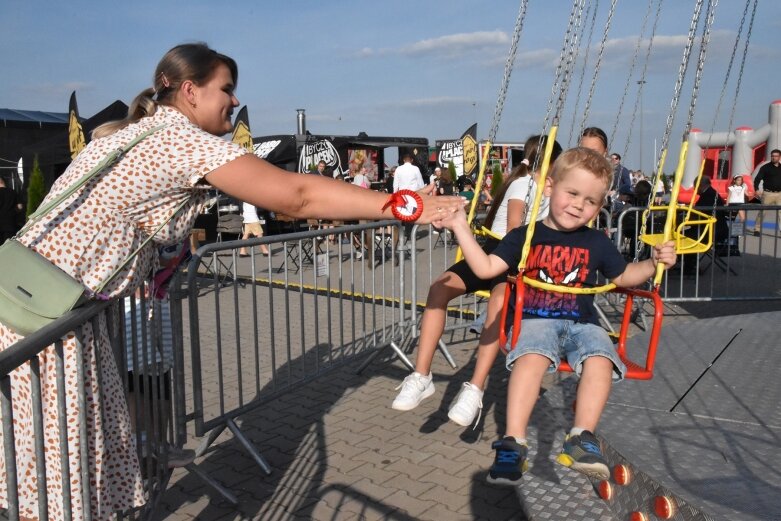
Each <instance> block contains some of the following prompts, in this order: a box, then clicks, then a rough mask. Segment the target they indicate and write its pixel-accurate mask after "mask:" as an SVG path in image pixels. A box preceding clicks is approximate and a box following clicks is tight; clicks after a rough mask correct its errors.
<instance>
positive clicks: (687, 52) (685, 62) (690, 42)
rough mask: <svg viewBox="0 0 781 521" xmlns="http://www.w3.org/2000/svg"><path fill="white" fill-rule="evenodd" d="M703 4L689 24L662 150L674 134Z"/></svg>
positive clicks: (698, 2)
mask: <svg viewBox="0 0 781 521" xmlns="http://www.w3.org/2000/svg"><path fill="white" fill-rule="evenodd" d="M703 2H704V0H697V3H696V5H695V7H694V13H693V15H692V19H691V23H690V24H689V34H688V36H687V40H686V46H685V47H684V49H683V58H682V59H681V64H680V66H679V67H678V78H677V79H676V80H675V87H674V88H673V98H672V101H671V102H670V112H669V113H668V114H667V124H666V125H665V129H664V134H663V135H662V147H661V150H667V146H668V144H669V143H670V134H671V133H672V129H673V122H674V121H675V113H676V112H677V109H678V101H679V100H680V98H681V88H682V87H683V80H684V77H685V76H686V69H687V68H688V67H689V57H690V56H691V51H692V47H693V46H694V35H695V33H696V31H697V25H698V23H699V21H700V14H701V13H702V4H703ZM659 160H660V164H659V165H657V170H658V167H659V166H660V165H661V156H660V157H659Z"/></svg>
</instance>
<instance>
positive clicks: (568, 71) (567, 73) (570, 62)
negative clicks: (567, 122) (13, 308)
mask: <svg viewBox="0 0 781 521" xmlns="http://www.w3.org/2000/svg"><path fill="white" fill-rule="evenodd" d="M585 6H586V0H580V2H579V5H578V14H577V19H576V25H575V26H576V27H582V24H581V23H580V21H581V20H582V19H583V9H584V8H585ZM579 42H580V31H574V33H573V38H572V40H571V42H570V48H569V52H568V53H567V65H566V66H565V67H564V72H563V75H562V80H561V87H560V89H559V99H558V101H557V102H556V112H555V113H554V116H553V117H554V121H555V122H556V124H557V125H558V123H559V119H560V118H561V114H562V112H563V111H564V104H565V103H566V101H567V94H568V93H569V83H570V79H571V77H572V70H573V69H574V67H575V53H576V50H577V48H578V44H579Z"/></svg>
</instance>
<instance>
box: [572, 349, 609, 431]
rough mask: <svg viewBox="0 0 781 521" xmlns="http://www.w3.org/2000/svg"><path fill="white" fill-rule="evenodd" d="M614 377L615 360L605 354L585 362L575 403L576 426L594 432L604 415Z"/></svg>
mask: <svg viewBox="0 0 781 521" xmlns="http://www.w3.org/2000/svg"><path fill="white" fill-rule="evenodd" d="M612 377H613V362H612V361H610V359H608V358H605V357H603V356H592V357H590V358H587V359H586V361H585V362H583V372H582V373H581V376H580V383H579V384H578V393H577V402H576V403H575V423H574V426H575V427H576V428H580V429H584V430H587V431H591V432H594V430H595V429H596V428H597V423H599V418H600V416H602V411H603V410H604V408H605V404H606V403H607V399H608V398H609V397H610V387H611V385H612Z"/></svg>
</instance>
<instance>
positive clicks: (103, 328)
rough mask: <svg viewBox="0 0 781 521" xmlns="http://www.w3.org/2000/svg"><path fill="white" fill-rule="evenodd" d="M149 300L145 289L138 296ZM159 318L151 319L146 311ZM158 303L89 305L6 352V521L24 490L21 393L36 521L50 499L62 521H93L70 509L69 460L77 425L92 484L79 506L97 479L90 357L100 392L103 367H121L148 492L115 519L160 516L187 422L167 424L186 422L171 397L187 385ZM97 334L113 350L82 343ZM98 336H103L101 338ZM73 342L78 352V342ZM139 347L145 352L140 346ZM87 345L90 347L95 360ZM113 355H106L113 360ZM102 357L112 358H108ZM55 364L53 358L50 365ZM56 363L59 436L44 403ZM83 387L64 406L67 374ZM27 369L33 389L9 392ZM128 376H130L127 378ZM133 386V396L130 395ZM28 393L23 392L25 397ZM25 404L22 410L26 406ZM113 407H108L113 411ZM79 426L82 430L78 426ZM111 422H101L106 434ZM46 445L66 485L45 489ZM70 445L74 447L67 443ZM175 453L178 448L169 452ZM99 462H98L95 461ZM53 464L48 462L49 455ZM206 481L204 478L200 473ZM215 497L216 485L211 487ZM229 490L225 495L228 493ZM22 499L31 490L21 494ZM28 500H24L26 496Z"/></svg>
mask: <svg viewBox="0 0 781 521" xmlns="http://www.w3.org/2000/svg"><path fill="white" fill-rule="evenodd" d="M141 293H143V291H142V292H141ZM171 306H172V308H176V307H177V303H176V302H172V303H171ZM151 307H154V308H155V309H156V310H157V311H156V312H155V313H154V314H153V315H151V317H150V315H149V311H150V308H151ZM159 309H160V302H159V301H153V300H151V299H150V300H147V299H146V298H145V297H143V296H141V297H139V298H135V297H133V298H128V299H114V300H111V301H104V302H93V303H90V304H88V305H85V306H82V307H80V308H78V309H75V310H73V311H71V312H69V313H68V314H66V315H65V316H63V317H61V318H60V319H59V320H57V321H55V322H53V323H51V324H49V325H48V326H46V327H44V328H42V329H41V330H39V331H37V332H36V333H34V334H32V335H29V336H28V337H26V338H23V339H22V340H20V341H19V342H17V343H16V344H14V345H12V346H9V347H8V348H6V349H5V350H3V351H2V352H0V405H1V407H2V408H1V409H0V415H1V416H2V438H0V442H2V447H3V453H4V460H5V463H6V472H5V476H4V483H3V485H2V487H3V489H4V490H5V492H6V498H7V505H6V506H7V509H6V512H5V515H6V516H7V518H8V519H10V520H17V519H19V516H20V512H19V507H20V491H19V489H18V485H19V483H20V478H19V476H18V474H17V472H18V469H17V451H16V449H17V442H18V441H19V440H16V439H15V438H16V436H15V432H14V420H15V418H14V400H15V399H20V393H24V394H27V393H29V396H31V399H30V409H31V412H32V424H33V437H34V452H35V460H36V477H37V485H38V486H37V490H38V498H37V507H38V508H37V517H36V519H41V520H45V519H49V518H50V515H52V514H51V512H50V509H51V504H50V500H52V499H60V500H61V502H62V505H63V507H62V510H63V511H62V514H61V515H62V517H63V518H64V519H71V518H74V519H85V520H89V519H91V518H92V515H91V513H90V512H89V511H88V510H85V511H83V512H77V511H73V509H72V505H73V504H74V493H76V492H74V491H73V490H72V489H71V482H72V479H71V478H72V474H71V464H72V462H71V461H70V455H69V450H68V446H69V438H68V437H69V435H70V434H72V433H70V434H69V433H68V430H67V429H68V425H74V424H77V425H78V442H79V447H80V454H79V459H80V461H81V462H82V465H81V466H80V471H79V472H80V474H81V476H80V478H81V482H82V483H84V484H87V485H88V486H86V487H82V490H81V497H80V500H81V504H82V505H89V504H90V498H91V496H94V494H95V480H94V477H95V476H93V475H92V474H91V473H92V472H94V469H92V468H90V466H89V465H87V464H86V463H87V461H88V458H89V452H88V451H89V443H88V437H89V434H88V429H87V424H88V422H87V416H86V414H85V411H86V410H87V407H88V406H91V407H94V405H92V404H91V401H92V400H91V398H89V396H91V392H89V391H88V390H87V386H88V385H89V380H87V379H86V376H85V375H87V374H89V373H91V372H92V370H91V368H90V367H87V365H86V364H85V360H86V359H88V358H94V359H95V362H96V365H97V371H96V374H97V379H98V388H99V389H102V388H103V387H104V382H103V380H102V372H101V367H106V364H109V366H115V367H116V368H117V369H118V371H119V376H120V379H121V381H122V384H123V387H124V390H125V393H126V396H127V398H128V402H127V403H128V406H129V411H130V412H131V418H132V425H133V431H134V432H133V435H134V441H135V445H136V451H137V454H138V458H139V462H140V464H141V474H142V479H143V488H144V491H145V494H146V504H145V505H144V506H142V507H139V508H137V509H135V510H132V511H126V512H117V513H116V517H117V518H119V519H150V518H151V517H152V514H153V512H154V509H155V507H156V505H157V503H158V501H159V499H160V497H161V495H162V493H163V492H164V491H165V489H166V487H167V484H168V480H169V478H170V476H171V470H172V469H171V468H169V463H171V462H170V461H169V458H168V456H169V454H170V453H171V452H170V451H171V450H175V449H176V448H181V446H182V444H183V442H184V440H185V433H184V432H183V431H181V430H179V429H178V425H180V424H181V422H176V421H171V419H172V418H175V417H177V416H180V415H181V412H180V411H177V409H176V408H177V402H181V400H172V399H171V397H172V396H176V395H181V393H182V381H181V379H180V376H181V371H176V370H173V371H171V370H170V369H171V368H173V369H176V368H178V367H181V352H182V343H181V336H178V337H177V335H173V334H172V332H173V331H176V330H181V324H176V323H172V322H168V321H169V320H173V321H175V320H176V318H175V317H177V316H181V312H179V313H176V312H174V313H171V314H170V315H169V314H168V313H162V312H160V311H159ZM93 332H99V336H100V337H102V338H103V339H107V340H108V343H109V345H108V346H107V347H108V349H104V350H103V354H101V350H100V349H96V348H95V343H94V342H93V343H91V344H86V343H85V342H84V338H85V335H88V336H90V337H93V338H94V336H93ZM95 336H97V335H95ZM73 343H75V346H74V345H73ZM143 346H147V347H146V348H144V347H143ZM87 348H91V350H90V351H89V353H87V352H86V349H87ZM68 351H70V352H71V353H72V354H73V355H74V356H75V360H76V364H75V369H74V368H71V369H68V365H67V364H66V360H67V359H68V358H67V357H66V352H68ZM107 353H108V355H107ZM106 356H109V357H113V360H109V359H107V358H106ZM52 357H53V358H52ZM52 360H53V361H54V362H53V364H54V367H55V368H56V376H55V380H56V398H54V399H55V400H56V402H55V403H56V409H57V411H56V414H57V427H56V429H55V431H54V432H53V431H52V430H50V429H47V430H44V429H45V419H46V417H47V416H48V417H51V415H52V414H54V411H52V410H46V409H47V408H50V407H52V403H51V401H49V400H51V399H52V397H51V395H49V396H44V394H43V393H44V389H43V382H42V378H41V377H42V374H43V372H42V370H43V371H47V370H50V369H49V368H51V367H52ZM74 370H75V376H76V381H77V389H76V393H75V395H76V397H77V399H76V401H75V403H72V402H71V401H70V400H66V396H67V395H68V393H67V391H72V390H66V387H65V385H66V372H68V371H71V372H72V371H74ZM27 371H29V375H30V384H29V389H22V388H21V386H22V383H21V382H20V381H19V380H16V381H15V383H14V384H13V389H12V383H11V381H12V376H11V375H12V374H13V373H14V372H22V374H24V373H25V372H27ZM131 371H132V373H131ZM130 389H135V390H136V392H132V393H131V392H130ZM25 391H26V393H25ZM100 398H101V399H100V400H99V403H98V406H97V409H96V411H95V414H100V415H102V414H103V412H104V411H105V410H106V407H107V404H106V403H105V402H104V395H103V393H101V394H100ZM20 406H22V407H23V406H24V404H23V403H22V404H20ZM116 406H117V405H116V404H109V407H112V408H114V409H116ZM75 422H78V423H75ZM105 427H106V425H105V423H103V428H104V429H105ZM116 434H117V433H115V432H107V431H105V430H104V432H103V436H104V438H109V437H111V436H115V435H116ZM47 443H56V444H57V447H56V449H57V450H58V452H59V454H60V458H59V472H60V473H61V476H62V480H61V482H60V483H49V482H48V481H47V480H48V479H50V478H49V477H48V476H47V472H46V466H45V463H44V462H45V461H46V453H47V451H51V450H52V448H47V445H46V444H47ZM71 443H73V442H71ZM172 448H173V449H172ZM98 457H100V456H98ZM48 461H49V463H50V464H51V461H52V458H49V460H48ZM186 466H187V468H188V469H190V470H194V471H195V472H196V474H199V473H198V471H197V469H195V466H194V465H192V463H190V464H188V465H186ZM200 474H202V473H200ZM203 477H206V476H203ZM48 485H51V486H52V487H53V489H54V490H55V491H56V492H55V493H54V495H55V496H60V497H59V498H56V497H52V496H51V495H50V493H49V490H48V489H49V486H48ZM214 485H215V486H216V487H217V488H218V490H219V489H220V487H219V485H217V484H216V483H215V484H214ZM225 492H227V491H225ZM22 494H25V492H22ZM23 498H24V496H22V499H23Z"/></svg>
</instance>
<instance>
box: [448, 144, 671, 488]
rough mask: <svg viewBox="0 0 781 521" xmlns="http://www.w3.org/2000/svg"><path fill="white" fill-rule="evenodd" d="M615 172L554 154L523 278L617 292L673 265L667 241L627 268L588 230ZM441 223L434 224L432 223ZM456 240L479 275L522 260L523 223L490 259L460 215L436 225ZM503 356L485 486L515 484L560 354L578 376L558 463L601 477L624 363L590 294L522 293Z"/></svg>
mask: <svg viewBox="0 0 781 521" xmlns="http://www.w3.org/2000/svg"><path fill="white" fill-rule="evenodd" d="M612 176H613V167H612V166H611V165H610V164H609V163H608V161H607V159H606V158H605V157H604V156H602V155H600V154H598V153H596V152H594V151H592V150H589V149H585V148H573V149H570V150H568V151H566V152H564V153H563V154H561V155H560V156H559V158H558V159H557V160H556V162H555V164H554V166H553V168H552V171H551V173H550V176H549V177H548V179H546V182H545V186H544V190H545V195H546V196H548V197H549V198H550V207H549V208H550V210H549V213H548V216H547V217H546V218H545V219H543V220H542V221H539V222H538V223H536V229H535V231H534V237H533V239H532V243H531V250H530V252H529V255H528V259H527V265H526V272H525V275H526V276H527V277H529V278H532V279H536V280H539V281H542V282H547V283H550V284H556V285H563V286H573V287H592V286H594V285H596V282H597V272H599V273H600V274H601V275H602V276H604V277H606V278H608V279H610V280H611V281H612V282H613V283H615V284H616V285H617V286H621V287H635V286H638V285H640V284H643V283H645V282H646V281H647V280H648V279H649V278H651V277H653V276H654V274H655V272H656V266H657V264H658V263H662V264H663V265H664V267H665V269H669V268H670V267H672V266H673V265H674V264H675V248H674V243H673V242H672V241H669V242H667V243H664V244H662V245H658V246H656V247H655V248H654V250H653V252H652V256H651V258H650V259H646V260H644V261H640V262H633V263H629V264H627V262H626V260H625V259H624V258H623V256H622V255H621V253H620V252H619V251H618V250H617V248H616V247H615V245H614V244H613V243H612V242H611V241H610V239H609V238H608V237H607V236H606V235H605V233H604V232H603V231H598V230H594V229H592V228H589V227H588V226H587V225H588V223H589V221H591V220H592V219H593V218H595V217H596V216H597V214H598V213H599V210H600V208H602V206H603V205H604V203H605V198H606V196H607V193H608V190H609V188H610V185H611V181H612ZM438 224H439V223H438ZM441 224H442V225H444V226H446V227H448V228H450V229H451V230H452V231H453V232H454V233H455V235H456V237H457V239H458V243H459V244H460V245H461V248H462V250H463V253H464V258H465V259H466V261H467V263H468V264H469V267H470V268H471V269H472V270H473V271H474V272H475V274H476V275H477V276H479V277H481V278H486V279H489V278H492V277H495V276H497V275H499V274H501V273H504V272H505V271H507V270H508V268H511V267H512V268H515V267H516V266H517V265H518V263H519V261H520V257H521V248H522V246H523V243H524V240H525V237H526V230H527V227H526V226H521V227H519V228H516V229H514V230H512V231H510V232H509V233H507V235H506V236H505V237H504V239H502V241H501V243H500V244H499V245H498V246H497V247H496V249H495V250H494V251H493V252H492V253H491V254H490V255H489V254H486V253H485V252H483V250H482V249H481V248H480V247H479V245H478V244H477V242H476V241H475V240H474V237H473V236H472V232H471V230H470V228H469V225H468V224H467V222H466V219H465V215H464V212H463V210H461V211H459V212H457V213H456V214H454V215H453V216H450V217H448V218H447V219H445V220H444V221H442V223H441ZM514 302H515V296H514V295H513V296H511V298H510V308H509V309H508V310H507V313H508V320H507V324H508V325H510V324H512V320H511V318H510V317H512V316H513V315H514V311H515V310H514V309H513V307H514ZM510 347H511V348H512V349H511V351H510V352H509V354H508V355H507V359H506V365H507V368H508V369H509V370H510V371H511V374H510V381H509V386H508V389H507V428H506V433H505V436H504V438H503V439H501V440H499V441H496V442H494V443H493V445H492V448H493V449H495V450H496V457H495V460H494V464H493V466H492V467H491V469H490V471H489V473H488V478H487V479H488V481H489V482H491V483H497V484H506V485H517V484H519V483H520V482H521V478H522V475H523V472H524V471H525V470H526V469H527V466H528V464H527V455H528V446H527V441H526V430H527V426H528V423H529V418H530V417H531V413H532V409H533V408H534V404H535V403H536V401H537V397H538V395H539V391H540V386H541V384H542V378H543V376H544V374H545V373H546V372H554V371H556V370H557V368H558V366H559V363H560V360H561V359H562V358H565V359H566V360H567V361H568V362H569V364H570V366H571V367H573V368H574V370H575V372H576V373H577V374H578V376H579V377H580V383H579V385H578V391H577V405H576V411H575V420H574V425H573V427H572V430H571V431H570V432H569V434H568V435H567V436H566V438H565V440H564V446H563V448H562V452H561V454H560V455H559V456H558V458H557V459H558V461H559V463H561V464H563V465H566V466H568V467H570V468H572V469H573V470H576V471H578V472H582V473H584V474H586V475H588V476H590V477H592V478H596V479H608V478H609V476H610V471H609V469H608V466H607V464H606V463H605V460H604V457H603V455H602V450H601V447H600V443H599V440H598V439H597V438H596V437H595V436H594V434H593V432H594V430H595V429H596V426H597V423H598V422H599V417H600V415H601V414H602V410H603V409H604V406H605V404H606V403H607V399H608V397H609V395H610V388H611V385H612V382H613V381H616V382H617V381H620V380H621V379H623V376H624V373H625V372H626V367H625V366H624V364H623V363H622V362H621V359H620V358H619V357H618V355H617V353H616V351H615V348H614V347H613V343H612V342H611V340H610V337H609V336H608V335H607V332H606V331H605V330H604V329H603V328H602V327H601V326H600V325H599V322H598V318H597V314H596V310H595V309H594V297H593V295H585V294H582V295H578V294H570V293H557V292H548V291H542V290H538V289H536V288H532V287H530V286H527V287H526V293H525V295H524V309H523V320H522V333H521V336H520V338H519V340H518V343H517V345H515V346H510Z"/></svg>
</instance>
